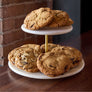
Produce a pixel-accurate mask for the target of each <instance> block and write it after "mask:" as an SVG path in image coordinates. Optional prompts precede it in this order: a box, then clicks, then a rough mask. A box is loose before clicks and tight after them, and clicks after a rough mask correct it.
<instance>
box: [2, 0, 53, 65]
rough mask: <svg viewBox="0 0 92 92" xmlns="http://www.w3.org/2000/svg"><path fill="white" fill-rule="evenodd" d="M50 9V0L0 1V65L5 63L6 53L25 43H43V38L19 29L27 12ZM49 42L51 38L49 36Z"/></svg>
mask: <svg viewBox="0 0 92 92" xmlns="http://www.w3.org/2000/svg"><path fill="white" fill-rule="evenodd" d="M47 6H48V7H51V8H52V0H0V63H1V64H3V61H5V64H6V63H7V55H8V53H9V52H10V51H11V50H12V49H14V48H16V47H18V46H21V45H23V44H26V43H37V44H42V43H44V36H37V35H32V34H27V33H24V32H23V31H22V30H21V29H20V27H21V25H22V24H23V20H24V18H25V16H26V14H28V13H29V12H31V11H32V10H34V9H37V8H39V7H47ZM49 41H52V37H51V36H49Z"/></svg>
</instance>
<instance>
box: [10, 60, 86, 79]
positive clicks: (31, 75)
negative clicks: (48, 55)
mask: <svg viewBox="0 0 92 92" xmlns="http://www.w3.org/2000/svg"><path fill="white" fill-rule="evenodd" d="M8 66H9V68H10V69H11V70H12V71H13V72H15V73H17V74H19V75H22V76H25V77H29V78H35V79H59V78H65V77H69V76H73V75H75V74H77V73H79V72H80V71H81V70H82V69H83V68H84V66H85V62H84V60H82V62H80V64H79V65H78V66H77V67H75V68H73V69H71V70H70V71H68V72H66V73H64V74H63V75H60V76H57V77H48V76H46V75H44V74H43V73H41V72H37V73H29V72H26V71H23V70H21V69H19V68H17V67H15V66H14V65H12V64H11V63H10V62H8Z"/></svg>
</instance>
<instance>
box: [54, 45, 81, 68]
mask: <svg viewBox="0 0 92 92" xmlns="http://www.w3.org/2000/svg"><path fill="white" fill-rule="evenodd" d="M52 52H57V53H58V52H62V53H64V54H65V55H66V56H68V57H69V58H70V59H71V60H72V64H73V66H71V67H75V66H77V65H78V64H79V62H80V61H81V60H82V54H81V52H80V51H79V50H77V49H76V48H72V47H69V46H59V47H56V48H53V49H52Z"/></svg>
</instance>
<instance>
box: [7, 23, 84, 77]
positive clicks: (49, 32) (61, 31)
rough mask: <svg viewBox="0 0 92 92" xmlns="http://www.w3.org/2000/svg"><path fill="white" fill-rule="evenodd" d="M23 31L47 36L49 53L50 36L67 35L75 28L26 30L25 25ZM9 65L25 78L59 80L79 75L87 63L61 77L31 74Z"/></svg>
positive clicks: (46, 49) (46, 43) (22, 27)
mask: <svg viewBox="0 0 92 92" xmlns="http://www.w3.org/2000/svg"><path fill="white" fill-rule="evenodd" d="M21 29H22V30H23V31H24V32H26V33H29V34H35V35H45V52H47V51H48V35H59V34H65V33H68V32H71V31H72V30H73V26H72V25H70V26H65V27H60V28H54V29H52V28H51V29H48V28H44V29H41V30H29V29H26V28H25V25H24V24H23V25H22V26H21ZM8 65H9V67H10V69H11V70H12V71H14V72H15V73H17V74H19V75H22V76H25V77H29V78H35V79H58V78H64V77H69V76H72V75H75V74H77V73H79V72H80V71H81V70H82V69H83V68H84V66H85V63H84V60H82V62H80V64H79V65H78V66H77V67H75V68H73V69H71V70H70V71H68V72H66V73H64V75H60V76H57V77H48V76H46V75H44V74H43V73H41V72H37V73H29V72H26V71H23V70H21V69H18V68H17V67H15V66H14V65H12V64H11V63H10V62H9V63H8Z"/></svg>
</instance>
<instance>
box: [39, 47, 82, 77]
mask: <svg viewBox="0 0 92 92" xmlns="http://www.w3.org/2000/svg"><path fill="white" fill-rule="evenodd" d="M81 60H82V54H81V52H80V51H79V50H77V49H75V48H72V47H67V46H59V47H55V48H53V49H52V50H51V51H50V52H47V53H42V54H41V55H40V56H39V57H38V58H37V67H38V69H39V70H40V71H41V72H42V73H44V74H45V75H47V76H49V77H55V76H58V75H61V74H64V73H65V72H67V71H69V70H70V69H71V68H73V67H75V66H77V65H78V64H79V62H80V61H81Z"/></svg>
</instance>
